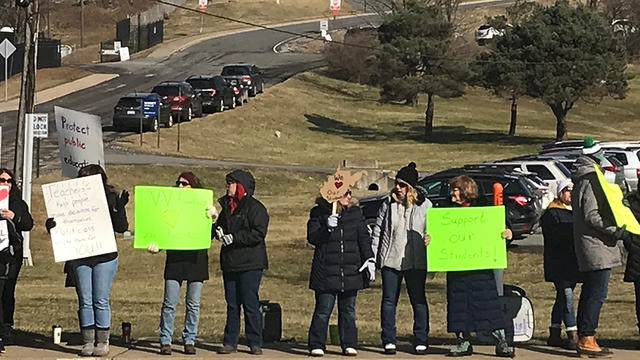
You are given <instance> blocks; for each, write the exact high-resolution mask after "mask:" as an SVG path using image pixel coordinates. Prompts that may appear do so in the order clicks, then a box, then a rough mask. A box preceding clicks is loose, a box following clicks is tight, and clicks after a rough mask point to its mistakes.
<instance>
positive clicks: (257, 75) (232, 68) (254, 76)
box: [220, 64, 264, 96]
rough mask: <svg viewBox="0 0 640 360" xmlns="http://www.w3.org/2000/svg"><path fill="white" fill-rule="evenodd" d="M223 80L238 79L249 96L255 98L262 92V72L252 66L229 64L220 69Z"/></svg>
mask: <svg viewBox="0 0 640 360" xmlns="http://www.w3.org/2000/svg"><path fill="white" fill-rule="evenodd" d="M220 75H222V76H224V78H225V79H238V80H240V81H241V82H242V83H243V84H244V85H246V86H247V88H249V96H256V94H257V93H262V92H263V91H264V78H263V77H262V70H260V69H259V68H258V67H257V66H255V65H253V64H229V65H225V66H224V67H223V68H222V73H221V74H220Z"/></svg>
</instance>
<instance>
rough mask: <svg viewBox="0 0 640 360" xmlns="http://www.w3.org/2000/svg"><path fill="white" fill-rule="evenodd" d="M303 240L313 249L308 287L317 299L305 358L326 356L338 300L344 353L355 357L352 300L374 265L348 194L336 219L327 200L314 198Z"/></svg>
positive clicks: (366, 236)
mask: <svg viewBox="0 0 640 360" xmlns="http://www.w3.org/2000/svg"><path fill="white" fill-rule="evenodd" d="M307 241H308V242H309V243H310V244H311V245H313V246H314V248H315V249H314V252H313V262H312V264H311V273H310V275H309V288H310V289H312V290H314V291H315V298H316V305H315V310H314V311H313V318H312V320H311V326H310V327H309V353H310V354H311V356H323V355H324V351H325V349H326V345H327V328H328V326H329V318H330V317H331V312H332V311H333V306H334V304H335V301H336V298H337V299H338V327H339V334H340V346H341V347H342V353H343V354H344V355H347V356H355V355H357V354H358V352H357V350H356V346H357V344H356V342H357V334H356V295H357V292H358V290H360V289H364V288H367V287H369V281H373V280H374V279H375V264H374V263H373V261H370V260H373V258H374V256H373V251H372V250H371V239H370V238H369V233H368V232H367V226H366V224H365V222H364V217H363V215H362V210H361V209H360V207H358V206H357V200H356V199H355V198H352V197H351V190H347V192H346V193H345V194H344V195H343V196H342V198H340V200H338V201H337V204H336V213H335V214H334V213H332V204H330V203H329V202H328V201H327V200H325V199H324V198H322V197H318V198H317V199H316V206H315V207H314V208H313V209H311V212H310V215H309V221H308V222H307ZM369 264H370V265H369ZM365 270H366V272H365Z"/></svg>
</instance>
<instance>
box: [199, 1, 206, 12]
mask: <svg viewBox="0 0 640 360" xmlns="http://www.w3.org/2000/svg"><path fill="white" fill-rule="evenodd" d="M198 9H200V11H202V12H205V11H207V0H198Z"/></svg>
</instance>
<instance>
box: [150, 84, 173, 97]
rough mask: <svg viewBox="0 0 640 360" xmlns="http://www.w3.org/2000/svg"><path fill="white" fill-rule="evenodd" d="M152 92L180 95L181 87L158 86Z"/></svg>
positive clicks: (162, 94) (161, 94) (163, 94)
mask: <svg viewBox="0 0 640 360" xmlns="http://www.w3.org/2000/svg"><path fill="white" fill-rule="evenodd" d="M151 92H153V93H156V94H158V95H160V96H171V95H178V92H179V89H178V86H156V87H154V88H153V90H151Z"/></svg>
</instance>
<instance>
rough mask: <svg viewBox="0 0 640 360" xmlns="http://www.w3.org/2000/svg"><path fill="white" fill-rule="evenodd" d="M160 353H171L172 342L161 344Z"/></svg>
mask: <svg viewBox="0 0 640 360" xmlns="http://www.w3.org/2000/svg"><path fill="white" fill-rule="evenodd" d="M160 355H171V344H162V345H160Z"/></svg>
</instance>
